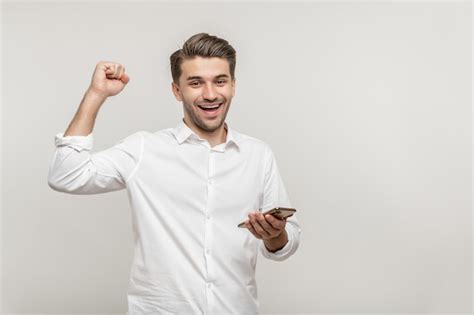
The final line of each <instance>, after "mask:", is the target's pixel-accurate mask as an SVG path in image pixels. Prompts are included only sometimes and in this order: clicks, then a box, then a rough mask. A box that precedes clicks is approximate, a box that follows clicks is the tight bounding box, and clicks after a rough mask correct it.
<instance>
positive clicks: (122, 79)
mask: <svg viewBox="0 0 474 315" xmlns="http://www.w3.org/2000/svg"><path fill="white" fill-rule="evenodd" d="M120 81H122V82H123V83H125V84H127V83H128V81H130V77H129V76H128V75H127V74H126V73H124V74H123V75H122V77H121V78H120Z"/></svg>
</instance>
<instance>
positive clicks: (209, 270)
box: [204, 149, 214, 314]
mask: <svg viewBox="0 0 474 315" xmlns="http://www.w3.org/2000/svg"><path fill="white" fill-rule="evenodd" d="M212 152H213V151H212V149H211V150H209V168H208V174H207V207H206V211H205V215H206V223H205V231H206V237H205V243H204V256H205V261H206V268H207V279H206V298H207V305H208V313H209V314H210V313H212V295H211V288H212V283H211V282H212V262H211V256H210V252H211V251H210V247H211V243H212V242H211V240H212V233H211V231H212V229H211V213H210V210H211V209H210V205H212V188H213V187H212V186H213V184H214V183H213V180H212V179H211V178H212V175H213V154H212Z"/></svg>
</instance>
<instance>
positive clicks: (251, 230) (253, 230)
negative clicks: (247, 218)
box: [245, 222, 262, 239]
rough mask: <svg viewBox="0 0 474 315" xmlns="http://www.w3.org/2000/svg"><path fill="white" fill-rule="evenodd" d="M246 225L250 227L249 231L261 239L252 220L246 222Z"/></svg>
mask: <svg viewBox="0 0 474 315" xmlns="http://www.w3.org/2000/svg"><path fill="white" fill-rule="evenodd" d="M245 226H246V227H247V228H248V229H249V231H250V232H251V233H252V234H253V236H255V237H256V238H258V239H261V238H262V237H261V236H260V235H258V233H257V232H256V231H255V229H254V228H253V227H252V224H250V222H247V223H245Z"/></svg>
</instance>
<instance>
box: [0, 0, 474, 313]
mask: <svg viewBox="0 0 474 315" xmlns="http://www.w3.org/2000/svg"><path fill="white" fill-rule="evenodd" d="M471 6H472V4H471V3H469V2H467V1H465V2H454V3H452V2H451V3H449V2H445V3H442V2H441V3H430V2H420V3H410V2H401V3H393V2H352V3H344V2H333V3H328V2H315V3H309V2H306V3H217V2H214V3H211V2H208V3H205V2H199V3H170V2H166V3H165V2H160V3H132V2H97V3H52V2H51V3H46V2H45V3H41V2H37V1H36V2H31V3H27V2H23V3H15V2H13V1H10V2H6V3H4V5H3V12H2V24H3V25H2V27H3V33H2V35H3V39H2V43H3V50H2V57H3V59H2V84H3V85H2V91H3V108H2V113H3V116H2V121H1V128H2V129H1V135H2V155H1V160H2V183H1V187H2V190H1V196H2V204H1V209H2V226H1V228H2V241H3V244H2V253H1V254H2V269H1V270H2V279H1V285H2V287H1V289H2V290H1V298H2V305H1V308H0V312H1V313H2V314H3V313H22V312H25V313H69V312H70V313H73V312H81V313H100V312H103V313H125V312H126V290H127V282H128V276H129V271H130V266H131V265H130V264H131V258H132V254H133V243H132V234H131V220H130V219H131V217H130V208H129V204H128V200H127V194H126V191H125V190H122V191H119V192H112V193H108V194H102V195H91V196H77V195H67V194H62V193H59V192H56V191H53V190H52V189H50V188H49V186H48V184H47V174H48V169H49V165H50V162H51V160H52V157H53V153H54V149H55V147H54V136H55V135H56V134H57V133H59V132H64V131H65V130H66V128H67V126H68V124H69V122H70V121H71V119H72V117H73V115H74V113H75V112H76V110H77V107H78V105H79V103H80V101H81V99H82V96H83V94H84V92H85V90H86V89H87V87H88V85H89V83H90V79H91V76H92V73H93V71H94V68H95V65H96V63H97V62H99V61H100V60H108V61H114V62H119V63H122V64H124V65H125V68H126V72H127V73H128V74H129V75H130V77H131V81H130V83H129V84H128V85H127V87H126V88H125V89H124V91H122V93H120V94H119V95H117V96H114V97H111V98H109V99H108V100H107V101H106V103H105V104H104V106H103V107H102V109H101V111H100V113H99V116H98V118H97V120H96V126H95V129H94V138H95V144H94V149H93V151H99V150H102V149H105V148H108V147H110V146H112V145H113V144H115V143H116V142H118V141H119V140H120V139H122V138H124V137H125V136H127V135H129V134H131V133H133V132H134V131H138V130H148V131H157V130H160V129H164V128H169V127H173V126H175V125H176V124H177V123H178V121H179V119H181V118H182V117H183V109H182V104H181V103H179V102H177V101H176V100H175V98H174V96H173V95H172V93H171V73H170V66H169V56H170V54H171V53H172V52H174V51H175V50H176V49H179V48H180V47H181V46H182V44H183V43H184V41H185V40H186V39H187V38H189V37H190V36H191V35H193V34H195V33H199V32H208V33H210V34H213V35H217V36H219V37H223V38H225V39H227V40H228V41H229V42H230V44H231V45H232V46H233V47H234V48H235V49H236V50H237V68H236V78H237V90H236V96H235V98H234V99H233V102H232V106H231V108H230V111H229V113H228V116H227V121H228V123H229V125H230V126H232V127H233V128H234V129H236V130H238V131H240V132H242V133H245V134H248V135H251V136H254V137H256V138H259V139H262V140H264V141H266V142H267V143H269V144H270V146H271V147H272V149H273V150H274V152H275V155H276V158H277V161H278V164H279V167H280V171H281V174H282V177H283V180H284V182H285V185H286V188H287V191H288V193H289V196H290V199H291V200H292V203H293V205H294V206H295V208H297V209H298V211H299V212H298V219H299V221H300V222H301V225H302V234H301V244H300V248H299V249H298V251H297V252H296V254H295V255H294V256H293V257H291V258H290V259H288V260H286V261H283V262H274V261H268V260H266V259H265V258H263V257H262V256H259V258H258V263H257V284H258V289H259V291H258V293H259V300H260V305H261V312H262V313H325V312H326V313H335V312H340V313H369V312H377V313H389V312H394V313H442V312H444V313H466V314H467V313H471V310H472V309H471V303H472V287H471V280H472V269H471V268H472V252H471V250H472V229H471V228H472V214H471V201H472V190H471V189H472V188H471V187H472V186H471V175H472V168H471V161H472V155H471V145H472V138H471V137H472V134H471V119H472V116H471V102H472V99H471V83H472V81H471V80H472V79H471V74H472V67H471V66H472V61H471V58H472V47H471V39H472V37H471V36H472V33H471V32H472V30H471ZM236 189H238V187H236Z"/></svg>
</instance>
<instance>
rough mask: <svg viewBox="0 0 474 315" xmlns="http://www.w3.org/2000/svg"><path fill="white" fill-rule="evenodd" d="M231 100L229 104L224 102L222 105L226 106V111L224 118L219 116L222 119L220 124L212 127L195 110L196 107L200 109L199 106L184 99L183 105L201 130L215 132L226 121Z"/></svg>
mask: <svg viewBox="0 0 474 315" xmlns="http://www.w3.org/2000/svg"><path fill="white" fill-rule="evenodd" d="M230 102H231V101H230V100H228V101H227V104H226V103H224V104H222V106H225V109H224V110H225V112H224V114H223V115H222V116H221V117H222V118H218V119H220V120H221V121H220V122H219V124H218V125H217V126H216V127H210V126H208V125H207V124H206V123H205V122H204V121H203V120H202V119H201V117H200V116H199V114H196V112H195V111H194V109H195V108H196V110H198V111H199V108H198V107H197V106H194V105H190V104H188V103H186V102H184V101H183V105H184V110H185V111H186V112H187V113H188V116H189V117H190V118H191V120H192V122H193V123H194V125H196V127H197V128H199V129H200V130H202V131H204V132H214V131H216V130H217V129H219V128H220V127H221V126H222V125H223V124H224V122H225V118H226V117H227V112H228V111H229V108H230Z"/></svg>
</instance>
